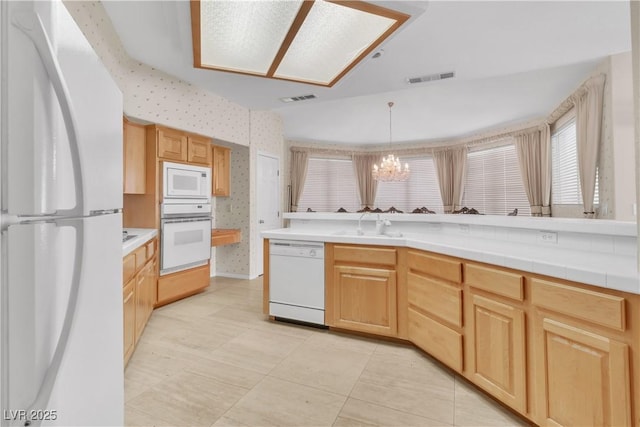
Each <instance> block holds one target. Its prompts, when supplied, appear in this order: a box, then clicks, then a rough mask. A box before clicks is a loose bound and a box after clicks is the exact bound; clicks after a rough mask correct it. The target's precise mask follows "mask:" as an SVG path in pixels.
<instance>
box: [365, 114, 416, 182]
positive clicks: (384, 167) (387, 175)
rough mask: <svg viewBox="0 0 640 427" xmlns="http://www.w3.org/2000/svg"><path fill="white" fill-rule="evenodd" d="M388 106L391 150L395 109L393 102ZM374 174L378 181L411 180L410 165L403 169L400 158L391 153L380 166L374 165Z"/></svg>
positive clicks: (405, 165) (406, 164)
mask: <svg viewBox="0 0 640 427" xmlns="http://www.w3.org/2000/svg"><path fill="white" fill-rule="evenodd" d="M387 105H388V106H389V148H391V107H393V102H389V103H388V104H387ZM389 151H391V150H389ZM372 174H373V179H375V180H376V181H383V182H398V181H406V180H407V179H408V178H409V164H408V163H405V164H404V168H403V167H402V163H400V158H399V157H396V156H395V155H393V154H392V153H389V154H388V155H387V156H386V157H384V158H383V159H382V162H380V165H379V166H378V165H377V164H375V165H373V171H372Z"/></svg>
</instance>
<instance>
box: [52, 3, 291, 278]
mask: <svg viewBox="0 0 640 427" xmlns="http://www.w3.org/2000/svg"><path fill="white" fill-rule="evenodd" d="M64 4H65V6H66V7H67V9H68V10H69V12H70V13H71V15H72V16H73V18H74V19H75V20H76V22H77V23H78V25H79V26H80V28H81V29H82V31H83V33H84V34H85V36H86V37H87V39H88V40H89V42H90V43H91V45H92V46H93V48H94V50H95V51H96V53H97V54H98V56H99V57H100V58H101V60H102V61H103V63H104V64H105V66H106V67H107V69H108V70H109V72H110V73H111V75H112V76H113V78H114V80H115V81H116V83H117V84H118V86H119V87H120V89H121V90H122V92H123V96H124V112H125V114H126V115H127V116H129V117H132V118H134V119H139V120H143V121H146V122H150V123H157V124H162V125H166V126H170V127H174V128H177V129H182V130H186V131H190V132H194V133H198V134H201V135H205V136H209V137H212V138H213V139H214V143H220V140H221V141H224V142H223V143H222V144H225V145H228V146H230V147H232V150H233V151H232V153H231V161H232V168H231V170H232V172H231V175H232V176H231V191H232V193H231V194H232V196H231V197H230V198H212V202H213V203H214V208H215V212H214V223H215V227H217V228H241V229H242V239H243V240H242V243H240V244H236V245H230V246H229V247H224V248H217V249H213V250H212V254H214V256H213V257H212V259H213V260H215V263H216V265H215V267H212V271H216V272H219V273H220V274H229V275H236V276H238V277H249V276H250V275H251V274H252V271H255V268H256V267H255V266H256V265H257V264H256V263H257V262H258V261H257V260H255V259H254V260H252V258H251V257H252V256H253V257H255V254H256V248H255V245H256V244H261V242H259V239H258V238H257V236H252V233H255V232H256V229H255V226H251V224H253V223H254V222H255V221H256V215H255V212H256V206H255V204H256V197H255V173H254V171H255V163H256V155H257V154H256V153H257V152H258V150H262V151H267V152H270V153H273V154H276V155H278V156H280V157H282V153H283V140H282V122H281V119H280V117H279V116H278V115H277V114H275V113H271V112H267V111H257V112H255V111H253V112H252V111H249V109H247V108H245V107H242V106H240V105H238V104H235V103H233V102H231V101H229V100H227V99H225V98H223V97H221V96H219V95H217V94H215V93H213V92H210V91H206V90H203V89H200V88H198V87H196V86H193V85H191V84H189V83H186V82H184V81H182V80H180V79H178V78H176V77H173V76H171V75H169V74H166V73H163V72H161V71H159V70H156V69H154V68H152V67H149V66H148V65H145V64H142V63H140V62H137V61H135V60H133V59H132V58H130V57H129V56H128V54H127V53H126V51H125V49H124V47H123V46H122V43H121V42H120V39H119V37H118V35H117V34H116V32H115V30H114V28H113V25H112V24H111V21H110V19H109V16H108V15H107V14H106V12H105V10H104V8H103V6H102V4H101V3H100V2H98V1H82V2H76V1H65V2H64ZM216 140H217V141H216ZM247 147H250V148H247ZM243 148H244V150H243ZM227 199H228V200H227ZM228 204H231V205H232V212H231V213H229V212H227V211H226V210H225V209H227V206H228ZM227 214H228V215H227ZM260 262H262V261H261V260H260Z"/></svg>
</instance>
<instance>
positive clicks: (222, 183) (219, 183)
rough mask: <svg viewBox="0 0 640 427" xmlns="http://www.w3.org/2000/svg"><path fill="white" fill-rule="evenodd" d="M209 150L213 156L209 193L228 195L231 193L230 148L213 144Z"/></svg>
mask: <svg viewBox="0 0 640 427" xmlns="http://www.w3.org/2000/svg"><path fill="white" fill-rule="evenodd" d="M211 152H212V157H213V163H212V169H213V170H212V172H211V176H212V178H211V181H212V182H211V194H212V195H214V196H229V195H230V194H231V188H230V172H231V150H230V149H229V148H227V147H219V146H217V145H213V146H212V147H211Z"/></svg>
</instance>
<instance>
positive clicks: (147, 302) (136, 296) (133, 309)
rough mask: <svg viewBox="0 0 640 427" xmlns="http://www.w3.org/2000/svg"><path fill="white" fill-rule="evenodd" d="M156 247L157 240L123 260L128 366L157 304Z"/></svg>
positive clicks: (124, 322) (124, 333)
mask: <svg viewBox="0 0 640 427" xmlns="http://www.w3.org/2000/svg"><path fill="white" fill-rule="evenodd" d="M157 244H158V240H157V239H156V238H154V239H152V240H150V241H149V242H147V243H145V244H144V245H142V246H140V247H139V248H137V249H136V250H134V251H133V252H132V253H130V254H129V255H127V256H126V257H124V259H123V279H124V287H123V316H124V319H123V327H124V331H123V335H124V363H125V364H126V363H127V362H128V361H129V358H130V357H131V355H132V354H133V351H134V349H135V345H136V343H137V342H138V340H139V339H140V337H141V336H142V332H143V330H144V327H145V326H146V324H147V321H148V320H149V317H150V316H151V312H152V311H153V307H154V305H155V303H156V292H157V271H158V263H157V258H158V257H157Z"/></svg>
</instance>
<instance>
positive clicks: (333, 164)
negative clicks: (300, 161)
mask: <svg viewBox="0 0 640 427" xmlns="http://www.w3.org/2000/svg"><path fill="white" fill-rule="evenodd" d="M341 207H342V208H344V209H346V210H347V211H349V212H356V211H357V210H358V209H360V197H359V196H358V188H357V184H356V176H355V173H354V171H353V165H352V164H351V160H342V159H321V158H310V159H309V165H308V167H307V179H306V180H305V183H304V188H303V190H302V195H301V196H300V200H299V201H298V212H305V211H306V210H307V209H308V208H311V209H312V210H314V211H316V212H335V211H337V210H338V209H339V208H341Z"/></svg>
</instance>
